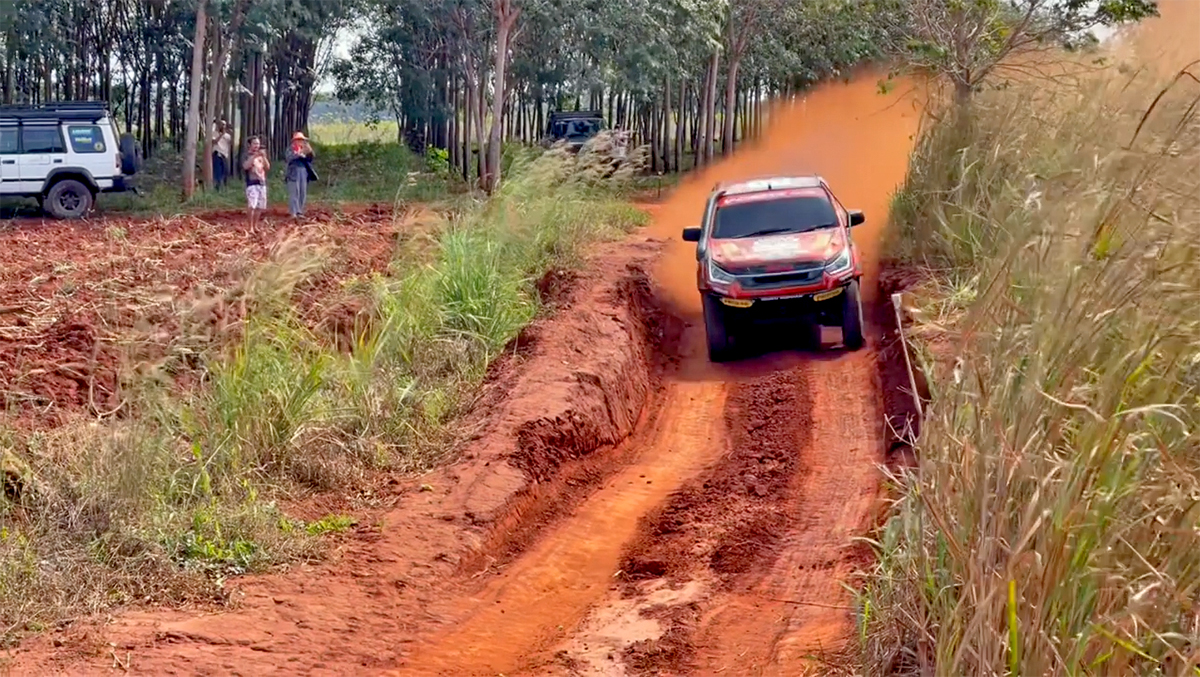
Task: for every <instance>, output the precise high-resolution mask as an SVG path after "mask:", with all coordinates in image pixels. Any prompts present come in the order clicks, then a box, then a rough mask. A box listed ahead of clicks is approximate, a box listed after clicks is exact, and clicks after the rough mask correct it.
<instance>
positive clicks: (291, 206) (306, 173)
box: [284, 132, 315, 218]
mask: <svg viewBox="0 0 1200 677" xmlns="http://www.w3.org/2000/svg"><path fill="white" fill-rule="evenodd" d="M312 161H313V149H312V144H310V143H309V142H308V137H306V136H304V133H303V132H296V133H295V134H293V135H292V145H290V146H288V151H287V170H286V172H285V174H284V181H285V182H286V183H287V191H288V212H289V213H290V214H291V215H292V216H293V217H296V218H299V217H301V216H304V206H305V203H307V202H308V180H309V178H310V177H311V176H312V175H314V174H315V172H314V171H313V168H312Z"/></svg>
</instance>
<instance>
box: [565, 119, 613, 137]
mask: <svg viewBox="0 0 1200 677" xmlns="http://www.w3.org/2000/svg"><path fill="white" fill-rule="evenodd" d="M602 126H603V121H601V120H598V119H595V118H576V119H573V120H571V119H567V120H557V121H555V123H554V131H553V132H552V134H553V136H554V138H556V139H564V138H565V139H587V138H591V137H592V136H595V135H596V134H597V133H599V132H600V128H601V127H602Z"/></svg>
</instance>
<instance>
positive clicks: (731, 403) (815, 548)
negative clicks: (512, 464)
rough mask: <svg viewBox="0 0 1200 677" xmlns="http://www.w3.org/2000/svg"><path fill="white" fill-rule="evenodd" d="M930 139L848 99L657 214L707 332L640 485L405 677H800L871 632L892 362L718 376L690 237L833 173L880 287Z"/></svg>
mask: <svg viewBox="0 0 1200 677" xmlns="http://www.w3.org/2000/svg"><path fill="white" fill-rule="evenodd" d="M915 127H916V114H915V112H914V108H913V106H912V103H911V102H910V101H906V100H904V98H903V96H902V93H897V94H894V95H890V96H882V95H880V94H879V93H878V92H877V82H876V80H875V79H873V78H870V77H864V78H862V79H860V80H858V81H856V82H855V83H853V84H850V85H832V86H828V87H825V88H823V89H820V90H818V91H815V92H813V93H812V94H811V95H809V96H808V97H807V98H806V99H804V100H801V101H799V102H797V103H796V105H795V106H794V107H791V108H788V109H784V110H781V111H779V113H778V114H777V116H776V118H775V120H774V124H773V126H772V128H771V130H770V131H769V133H768V134H767V137H766V140H765V141H764V142H763V144H761V145H760V146H758V147H755V148H748V149H745V150H743V151H741V152H740V153H739V154H738V155H737V156H735V157H734V158H732V159H730V160H728V161H725V162H722V163H720V164H718V165H715V166H713V167H712V168H711V169H710V170H708V171H706V172H703V173H701V174H700V175H698V176H696V177H694V178H693V179H692V180H690V181H688V183H687V184H686V185H684V186H682V187H681V188H680V189H679V190H678V191H676V192H675V194H674V195H673V196H672V197H671V198H670V199H669V200H668V202H667V203H666V204H665V205H663V206H662V207H661V208H659V209H658V210H656V214H655V224H654V226H653V233H654V235H655V236H657V237H661V238H671V239H673V242H672V243H671V244H670V245H669V248H668V250H667V252H666V254H665V256H664V257H663V259H662V262H661V264H660V265H659V267H658V269H657V270H656V274H655V279H656V281H657V283H658V288H659V293H660V294H661V295H662V296H663V297H664V300H665V301H666V303H667V305H668V308H669V310H670V312H672V313H674V314H676V315H677V316H678V317H680V318H682V319H684V320H685V321H686V322H687V325H688V326H687V330H686V331H685V333H684V337H683V340H682V342H681V344H680V355H679V357H680V364H679V366H678V369H677V371H676V372H674V373H672V374H670V375H668V377H667V379H666V381H665V383H664V384H663V387H662V391H661V393H660V395H659V400H658V402H657V406H658V412H659V413H658V416H657V417H656V418H655V420H654V421H653V423H652V424H651V425H647V426H644V427H643V428H641V429H640V430H639V431H638V432H637V433H635V435H634V436H633V437H632V438H631V439H630V440H629V441H628V442H627V443H626V444H627V445H628V446H630V447H631V448H633V449H635V450H636V451H635V452H633V460H632V462H631V463H630V464H629V465H628V466H626V467H625V468H624V469H622V470H621V471H620V472H618V473H616V474H615V475H613V476H612V477H611V478H610V479H609V480H608V481H607V482H606V483H605V485H604V486H603V488H601V489H600V490H598V491H597V492H596V493H594V494H592V495H591V496H590V497H588V498H587V499H586V500H585V501H584V502H583V503H582V504H581V505H580V506H579V507H578V508H577V509H576V510H575V511H574V512H573V514H571V515H570V517H569V518H567V519H565V520H563V521H562V522H560V523H559V524H558V525H557V526H556V527H555V528H554V529H553V530H552V531H551V532H550V533H548V534H546V535H545V536H544V537H543V538H542V539H541V540H540V541H539V543H538V544H537V545H536V546H535V547H533V548H532V549H530V550H529V551H528V552H526V554H525V555H524V556H523V557H521V558H520V559H519V560H518V561H517V562H516V563H515V564H514V565H513V566H512V567H510V568H509V569H507V570H506V571H505V572H504V573H503V575H501V576H499V577H497V578H496V579H495V580H493V581H492V582H491V583H490V584H489V585H488V586H487V587H486V588H485V589H484V590H482V591H481V592H480V593H479V595H478V596H477V597H475V598H474V599H473V600H471V603H470V605H469V608H467V609H464V610H463V613H462V614H461V616H460V619H461V620H460V621H459V622H457V623H455V624H454V627H453V628H452V629H451V630H449V631H447V632H445V633H443V634H441V635H438V636H436V637H434V638H433V639H432V641H430V642H428V643H427V644H424V645H423V646H422V647H420V648H419V649H418V650H417V651H416V652H415V653H414V654H413V655H412V656H411V657H410V659H409V661H408V667H407V668H405V669H401V670H399V671H397V672H396V673H395V674H400V675H429V674H445V675H452V674H453V675H465V674H472V675H485V674H489V675H490V674H507V675H511V674H523V673H525V672H527V671H531V670H533V671H538V672H545V673H546V674H578V675H613V674H626V673H627V672H630V671H633V672H643V673H646V674H659V671H661V670H665V671H666V674H705V675H710V674H739V675H751V674H754V675H758V674H763V675H767V674H781V675H782V674H787V675H797V674H801V668H802V667H803V666H805V665H808V664H809V662H810V661H809V658H810V656H811V655H812V654H817V653H820V652H821V651H823V650H834V649H836V648H837V646H838V643H839V641H840V640H841V639H842V638H843V637H845V636H846V632H847V630H848V629H849V628H850V627H851V623H852V619H851V615H850V613H849V611H848V604H849V602H848V600H847V595H846V593H845V592H844V591H843V589H842V587H841V583H842V581H845V580H847V576H848V575H849V574H850V572H851V570H852V569H853V567H854V564H855V555H856V550H855V548H854V547H853V543H852V538H853V537H854V536H856V535H858V534H861V533H862V532H863V529H864V527H865V525H866V524H867V522H868V520H869V519H870V516H871V510H872V506H873V504H874V501H875V499H876V496H877V489H878V474H877V472H878V471H877V468H876V465H875V464H876V463H878V462H880V461H882V459H883V452H884V436H883V430H882V424H883V411H882V407H881V403H880V401H879V399H878V392H879V388H878V386H877V384H876V376H875V375H876V365H875V358H876V356H875V354H874V352H873V350H871V349H870V348H868V349H867V350H864V351H861V352H859V353H855V354H846V353H842V352H840V351H835V352H828V353H823V354H821V353H817V354H804V353H794V352H793V353H788V352H776V353H772V354H770V355H766V356H763V357H759V358H757V359H751V360H748V361H746V362H743V363H739V364H734V365H729V366H720V367H718V366H714V365H711V364H710V363H709V362H708V361H707V359H706V358H705V356H704V352H703V330H702V325H700V319H699V298H698V295H697V293H696V290H695V258H694V255H693V254H692V251H693V250H692V249H691V248H690V247H689V246H688V245H686V244H685V243H682V242H680V241H679V237H678V234H679V231H680V230H681V229H682V228H683V227H684V226H685V225H692V224H693V223H696V222H697V221H698V220H699V218H700V214H701V211H702V209H703V204H704V199H705V197H706V196H707V192H708V190H710V189H711V187H712V184H713V183H714V181H716V180H722V179H731V178H740V177H746V176H752V175H760V174H771V173H807V172H813V173H819V174H821V175H823V176H825V177H826V178H827V179H828V180H829V181H830V182H831V183H832V185H833V186H835V188H836V190H837V191H838V192H839V195H840V196H841V197H842V199H843V200H844V201H845V203H846V204H847V205H848V206H852V207H854V208H861V209H863V210H864V211H865V212H866V215H867V224H868V225H866V226H865V227H863V228H862V229H861V230H858V231H856V239H857V240H858V242H859V243H860V244H861V246H862V247H863V250H864V251H865V252H866V255H867V260H868V270H870V271H871V273H870V274H871V275H873V274H874V270H875V266H876V264H877V259H876V251H877V244H878V241H879V237H880V234H881V232H882V226H883V223H884V219H885V218H886V215H887V207H888V199H889V197H890V194H891V192H892V190H893V189H894V188H895V186H896V185H897V184H898V182H899V181H900V180H902V179H903V175H904V171H905V168H906V163H907V158H908V153H909V150H910V144H911V136H912V135H913V134H914V133H915ZM868 288H870V285H868ZM834 338H835V339H836V336H835V337H834ZM460 603H461V600H460V601H457V602H455V604H460Z"/></svg>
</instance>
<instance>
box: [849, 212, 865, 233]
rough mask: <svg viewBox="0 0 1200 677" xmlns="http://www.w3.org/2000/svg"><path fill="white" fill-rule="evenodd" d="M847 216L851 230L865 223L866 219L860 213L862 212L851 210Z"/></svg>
mask: <svg viewBox="0 0 1200 677" xmlns="http://www.w3.org/2000/svg"><path fill="white" fill-rule="evenodd" d="M849 214H850V227H851V228H853V227H855V226H861V225H862V224H864V223H866V221H867V217H866V216H865V215H864V214H863V213H862V210H859V209H851V210H850V211H849Z"/></svg>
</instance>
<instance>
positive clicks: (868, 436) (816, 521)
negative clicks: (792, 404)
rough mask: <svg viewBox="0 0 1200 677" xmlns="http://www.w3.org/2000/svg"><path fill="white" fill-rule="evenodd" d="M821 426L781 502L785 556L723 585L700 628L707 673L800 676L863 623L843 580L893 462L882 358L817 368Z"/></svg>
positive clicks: (812, 368) (813, 378)
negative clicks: (884, 413)
mask: <svg viewBox="0 0 1200 677" xmlns="http://www.w3.org/2000/svg"><path fill="white" fill-rule="evenodd" d="M807 367H808V369H807V377H808V385H809V386H810V387H811V394H812V409H811V410H810V412H809V419H810V425H811V428H810V430H809V432H808V435H807V439H806V440H805V442H804V443H802V444H800V445H799V447H798V448H799V459H800V463H801V464H802V465H803V466H804V472H803V473H800V474H798V475H797V476H796V481H795V482H794V483H793V485H792V486H791V487H789V489H790V496H791V498H790V500H788V501H786V502H785V503H784V504H783V505H781V506H780V509H781V510H782V511H784V512H785V514H786V518H785V519H786V520H787V522H788V524H789V527H790V528H789V531H788V536H787V538H786V540H785V542H784V543H783V544H782V547H780V548H779V551H780V555H779V556H778V557H777V558H775V560H774V562H773V563H772V564H771V565H770V566H769V567H767V568H765V569H761V570H757V571H750V572H748V573H747V575H744V576H742V577H740V578H738V579H736V580H733V581H730V582H729V583H730V584H729V585H728V586H727V587H726V588H725V589H724V590H721V591H720V592H718V593H717V594H716V595H715V596H714V598H713V599H712V600H711V608H710V609H709V610H708V611H707V613H706V615H705V617H704V618H703V620H702V622H701V624H700V627H699V629H698V630H697V632H696V633H695V635H694V640H693V641H694V645H695V647H696V655H695V660H694V665H695V667H696V673H697V674H734V673H731V672H730V671H731V670H733V671H735V673H736V674H740V675H747V676H750V675H754V676H757V675H780V676H783V675H788V676H789V677H794V676H796V675H803V674H808V673H809V671H811V670H813V669H815V668H818V667H819V665H820V662H821V660H822V659H823V658H824V656H823V655H824V654H826V653H828V652H833V653H835V654H836V653H837V652H839V651H840V648H841V642H842V640H843V639H844V638H845V637H846V636H847V634H848V631H849V630H850V629H851V628H852V627H853V622H854V621H853V615H852V611H851V608H850V607H851V603H852V600H851V596H850V594H849V593H848V592H847V591H846V590H845V589H844V588H843V587H842V584H843V582H846V581H848V580H849V578H850V576H851V575H852V574H853V573H854V570H855V568H857V567H858V566H859V565H860V564H861V563H862V561H863V557H864V556H866V555H867V553H866V552H865V548H864V547H863V546H861V545H857V544H856V542H855V541H854V537H855V536H858V535H860V534H863V533H865V531H866V530H867V529H868V528H869V526H870V525H869V520H870V519H871V517H872V513H873V511H872V507H873V506H874V504H875V502H876V500H877V496H878V491H879V482H880V475H879V470H878V464H879V463H880V462H882V461H883V451H884V445H883V434H882V433H883V430H882V422H881V417H880V413H879V412H880V411H881V410H882V407H881V404H880V403H879V402H878V398H877V395H876V394H877V392H878V389H877V387H876V386H875V380H874V374H875V368H874V364H873V355H871V354H854V355H845V356H843V357H841V358H839V359H835V360H828V361H814V362H812V363H810V364H809V365H807Z"/></svg>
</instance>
